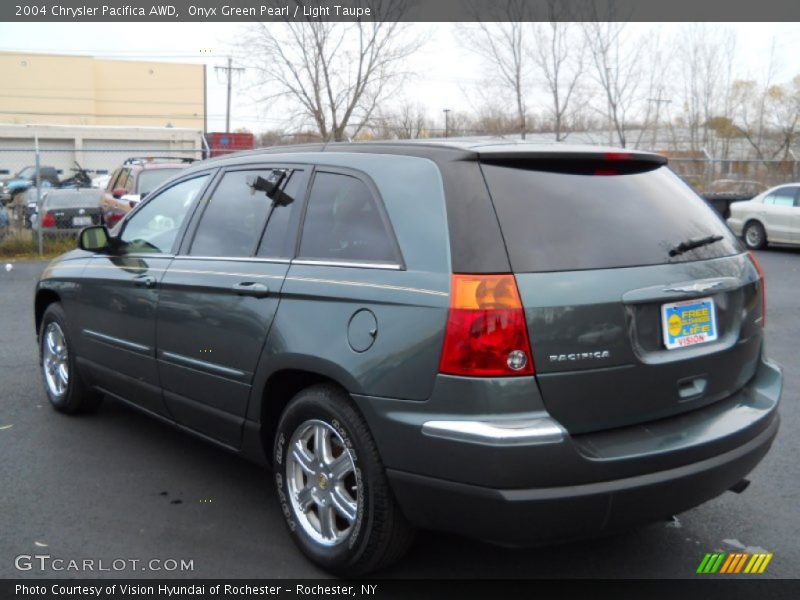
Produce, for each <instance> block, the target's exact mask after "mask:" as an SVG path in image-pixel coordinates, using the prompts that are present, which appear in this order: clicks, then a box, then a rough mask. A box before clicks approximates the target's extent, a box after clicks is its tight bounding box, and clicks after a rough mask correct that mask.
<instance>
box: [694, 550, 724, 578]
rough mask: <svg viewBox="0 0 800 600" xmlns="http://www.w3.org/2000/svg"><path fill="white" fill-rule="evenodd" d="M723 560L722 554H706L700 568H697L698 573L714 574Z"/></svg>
mask: <svg viewBox="0 0 800 600" xmlns="http://www.w3.org/2000/svg"><path fill="white" fill-rule="evenodd" d="M724 558H725V553H724V552H719V553H717V552H715V553H714V554H706V556H705V558H703V561H702V562H701V563H700V566H699V567H697V572H698V573H716V572H717V569H719V567H720V565H721V564H722V559H724Z"/></svg>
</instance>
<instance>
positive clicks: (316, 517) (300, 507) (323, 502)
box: [286, 419, 363, 546]
mask: <svg viewBox="0 0 800 600" xmlns="http://www.w3.org/2000/svg"><path fill="white" fill-rule="evenodd" d="M287 454H288V455H287V457H286V482H287V488H288V489H287V491H288V492H289V498H290V501H291V503H292V508H293V509H294V513H295V515H296V517H297V521H298V522H299V523H300V526H301V527H302V528H303V530H304V531H305V532H306V534H308V535H309V537H311V539H313V540H314V541H316V542H318V543H319V544H322V545H324V546H335V545H336V544H339V543H341V542H343V541H344V540H345V539H346V538H347V536H348V534H349V533H350V531H351V529H352V527H353V525H354V523H355V522H356V518H357V517H358V513H359V503H360V502H362V501H363V500H362V491H361V489H360V485H359V482H358V479H357V477H356V472H355V463H354V461H353V457H352V455H351V453H350V450H348V449H347V447H346V446H345V444H344V441H343V440H342V437H341V436H340V435H339V433H338V432H337V431H336V430H335V429H334V428H333V427H331V426H330V425H328V424H327V423H325V422H324V421H319V420H316V419H312V420H309V421H305V422H304V423H303V424H302V425H300V426H299V427H298V428H297V430H295V432H294V434H293V435H292V438H291V440H290V441H289V446H288V447H287Z"/></svg>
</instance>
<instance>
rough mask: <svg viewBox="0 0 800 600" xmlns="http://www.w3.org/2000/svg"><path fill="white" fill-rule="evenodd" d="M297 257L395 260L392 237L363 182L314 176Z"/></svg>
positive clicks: (350, 178)
mask: <svg viewBox="0 0 800 600" xmlns="http://www.w3.org/2000/svg"><path fill="white" fill-rule="evenodd" d="M300 256H301V257H303V258H316V259H327V260H344V261H369V262H376V261H377V262H395V261H396V260H397V257H396V255H395V251H394V246H393V241H392V237H391V235H390V234H389V232H388V231H387V229H386V226H385V225H384V222H383V219H382V218H381V213H380V211H379V210H378V205H377V203H376V202H375V198H373V196H372V194H371V193H370V191H369V188H367V186H366V184H365V183H364V182H362V181H360V180H359V179H356V178H355V177H350V176H348V175H340V174H335V173H317V174H316V175H315V176H314V183H313V185H312V187H311V194H310V196H309V200H308V209H307V212H306V218H305V223H304V225H303V238H302V241H301V243H300Z"/></svg>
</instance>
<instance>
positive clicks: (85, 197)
mask: <svg viewBox="0 0 800 600" xmlns="http://www.w3.org/2000/svg"><path fill="white" fill-rule="evenodd" d="M43 204H44V206H45V207H46V208H97V207H98V206H100V190H64V191H61V190H58V191H57V192H56V193H54V194H47V196H45V198H44V201H43Z"/></svg>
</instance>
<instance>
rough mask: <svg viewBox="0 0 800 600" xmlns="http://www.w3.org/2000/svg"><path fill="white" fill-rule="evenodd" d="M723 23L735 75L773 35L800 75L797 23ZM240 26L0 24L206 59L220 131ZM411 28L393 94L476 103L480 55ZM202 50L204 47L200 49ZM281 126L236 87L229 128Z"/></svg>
mask: <svg viewBox="0 0 800 600" xmlns="http://www.w3.org/2000/svg"><path fill="white" fill-rule="evenodd" d="M682 25H683V24H681V23H655V24H654V23H631V24H629V25H628V26H627V27H628V30H629V31H630V32H631V33H633V34H637V33H644V32H646V31H650V30H651V29H653V28H658V29H659V30H660V31H661V38H662V40H663V39H668V38H670V37H671V36H672V35H673V34H674V33H675V32H676V31H677V30H678V29H679V28H680V27H681V26H682ZM723 25H724V26H726V27H730V28H732V29H733V30H734V31H735V32H736V34H737V49H736V51H737V62H738V67H739V69H738V71H739V73H740V74H747V75H748V76H750V77H753V78H757V77H758V75H759V72H761V71H763V69H764V65H765V63H766V61H767V57H768V55H769V51H770V47H771V45H772V41H773V39H774V40H775V42H776V52H777V55H778V59H779V60H778V67H779V72H778V74H777V77H776V79H777V80H778V81H784V80H788V79H790V78H792V77H794V76H795V75H797V74H800V24H798V23H730V24H723ZM243 26H244V25H243V24H241V23H14V24H10V23H0V50H11V51H36V52H51V53H69V54H88V55H94V56H103V57H109V58H131V59H137V58H138V59H143V60H164V61H174V62H203V63H206V64H207V65H208V66H209V73H208V87H209V89H208V112H209V119H208V125H209V131H221V130H223V129H224V123H225V86H224V80H223V79H222V77H221V76H219V77H218V76H217V75H216V74H215V72H214V69H213V67H214V65H222V64H224V62H225V58H226V56H227V55H228V54H229V52H230V45H229V41H230V40H233V39H236V37H237V31H239V30H240V29H241V28H242V27H243ZM410 27H411V28H412V29H414V30H418V31H419V32H425V33H427V37H428V40H429V41H428V42H427V43H426V45H425V46H424V47H423V48H422V49H421V50H420V51H419V52H418V53H417V54H416V55H415V56H414V57H413V59H412V60H411V61H409V64H407V67H408V68H409V70H411V71H413V72H416V73H418V76H417V77H416V78H415V79H414V80H413V81H411V82H410V83H409V84H408V85H407V86H406V88H405V97H406V98H398V100H404V99H409V100H411V101H412V102H413V103H417V102H419V103H420V104H422V105H423V106H425V107H426V109H427V111H428V113H429V116H430V117H432V118H434V119H443V116H442V110H443V109H445V108H449V109H452V110H456V111H473V110H474V109H475V108H476V103H478V102H479V100H478V94H476V93H475V87H476V85H478V84H479V83H480V81H481V80H483V72H482V65H481V62H480V60H479V59H478V57H476V56H475V55H474V54H472V53H471V52H467V51H465V50H464V49H463V48H462V47H461V46H460V45H459V44H458V42H457V40H456V37H455V35H454V26H453V24H450V23H415V24H412V25H410ZM201 50H204V51H206V52H205V53H204V54H203V55H202V56H201V55H200V53H201ZM208 50H210V51H211V52H208ZM3 83H6V82H4V81H3V77H2V74H1V73H0V86H1V85H2V84H3ZM534 108H535V107H534ZM285 125H286V123H285V119H284V118H283V117H282V115H281V114H273V113H270V111H269V110H268V109H267V108H266V107H263V106H259V105H258V104H257V103H254V102H253V101H252V100H250V99H248V98H247V95H246V94H243V93H239V94H234V102H233V108H232V128H238V127H247V128H248V129H250V130H252V131H255V132H258V131H263V130H266V129H270V128H281V127H283V126H285Z"/></svg>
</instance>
